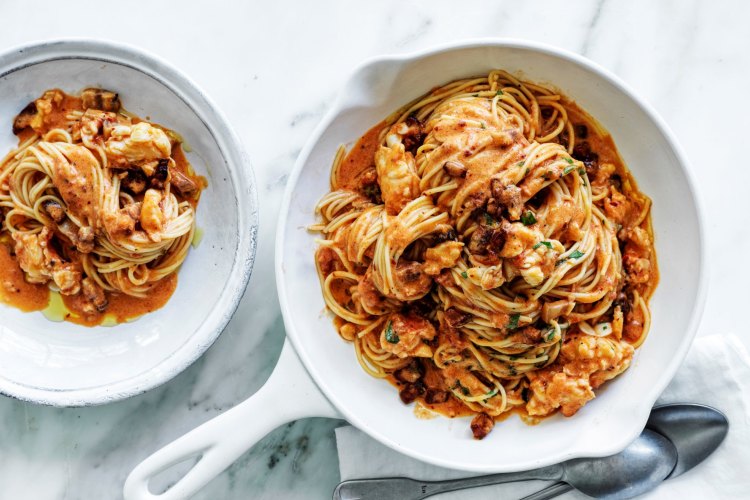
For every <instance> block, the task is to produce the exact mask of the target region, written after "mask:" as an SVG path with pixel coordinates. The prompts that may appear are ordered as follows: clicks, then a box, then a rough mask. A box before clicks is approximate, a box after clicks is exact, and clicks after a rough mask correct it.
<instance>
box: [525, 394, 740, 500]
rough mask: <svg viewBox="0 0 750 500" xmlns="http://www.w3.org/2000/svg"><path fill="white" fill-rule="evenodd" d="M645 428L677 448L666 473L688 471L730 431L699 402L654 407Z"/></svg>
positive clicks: (537, 497) (562, 487)
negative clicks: (675, 459) (673, 465)
mask: <svg viewBox="0 0 750 500" xmlns="http://www.w3.org/2000/svg"><path fill="white" fill-rule="evenodd" d="M646 428H647V429H651V430H653V431H656V432H658V433H659V434H661V435H662V436H666V437H667V438H668V439H669V440H670V441H672V444H674V446H675V448H677V465H675V467H674V470H672V472H671V473H670V474H669V476H667V479H668V478H670V477H677V476H679V475H680V474H682V473H684V472H686V471H689V470H690V469H692V468H693V467H695V466H696V465H698V464H699V463H701V462H702V461H703V460H705V459H706V458H707V457H708V456H709V455H710V454H711V453H713V452H714V450H716V448H718V447H719V445H720V444H721V443H722V441H724V438H725V437H726V435H727V432H728V431H729V421H728V420H727V417H725V416H724V414H723V413H721V412H720V411H719V410H717V409H715V408H711V407H710V406H704V405H698V404H670V405H662V406H657V407H655V408H654V409H652V410H651V415H650V416H649V418H648V423H646ZM572 489H573V487H572V486H570V485H569V484H567V483H555V484H553V485H551V486H548V487H546V488H545V489H543V490H540V491H537V492H536V493H533V494H531V495H529V496H525V497H523V498H522V499H521V500H548V499H549V498H554V497H556V496H558V495H562V494H563V493H565V492H568V491H570V490H572Z"/></svg>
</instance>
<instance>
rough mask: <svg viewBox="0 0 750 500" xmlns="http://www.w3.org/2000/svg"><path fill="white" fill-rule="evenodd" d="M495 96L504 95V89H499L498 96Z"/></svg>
mask: <svg viewBox="0 0 750 500" xmlns="http://www.w3.org/2000/svg"><path fill="white" fill-rule="evenodd" d="M495 95H503V90H502V89H497V94H495Z"/></svg>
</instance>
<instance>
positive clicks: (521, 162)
mask: <svg viewBox="0 0 750 500" xmlns="http://www.w3.org/2000/svg"><path fill="white" fill-rule="evenodd" d="M524 163H525V162H524V161H519V162H518V163H516V166H517V167H523V164H524Z"/></svg>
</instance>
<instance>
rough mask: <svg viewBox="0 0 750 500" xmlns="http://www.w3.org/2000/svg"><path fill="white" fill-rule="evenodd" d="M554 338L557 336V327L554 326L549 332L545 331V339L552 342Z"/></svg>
mask: <svg viewBox="0 0 750 500" xmlns="http://www.w3.org/2000/svg"><path fill="white" fill-rule="evenodd" d="M554 338H555V329H554V328H550V329H549V330H548V331H547V333H545V334H544V340H545V341H546V342H550V341H552V339H554Z"/></svg>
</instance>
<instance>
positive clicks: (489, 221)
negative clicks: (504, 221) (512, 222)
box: [484, 212, 497, 226]
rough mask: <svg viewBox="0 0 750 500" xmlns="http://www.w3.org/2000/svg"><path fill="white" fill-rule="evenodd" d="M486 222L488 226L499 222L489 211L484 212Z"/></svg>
mask: <svg viewBox="0 0 750 500" xmlns="http://www.w3.org/2000/svg"><path fill="white" fill-rule="evenodd" d="M484 223H485V224H487V225H488V226H494V225H495V224H497V221H496V220H495V218H494V217H493V216H491V215H490V214H488V213H487V212H484Z"/></svg>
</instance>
